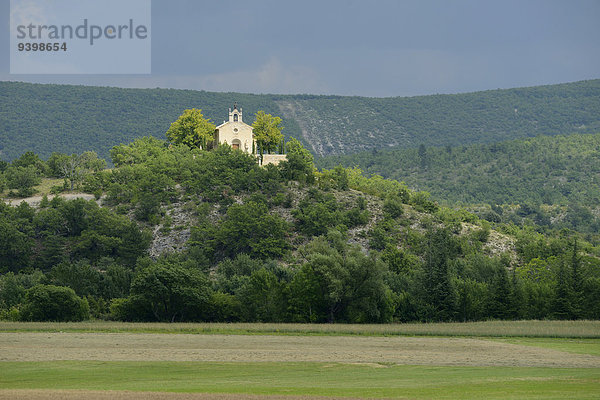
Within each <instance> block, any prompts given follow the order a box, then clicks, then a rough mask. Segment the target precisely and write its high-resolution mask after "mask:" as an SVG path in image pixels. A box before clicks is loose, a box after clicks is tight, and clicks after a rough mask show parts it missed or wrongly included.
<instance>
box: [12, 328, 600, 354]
mask: <svg viewBox="0 0 600 400" xmlns="http://www.w3.org/2000/svg"><path fill="white" fill-rule="evenodd" d="M0 332H79V333H103V332H104V333H156V334H160V333H179V334H204V335H206V334H224V335H297V336H304V335H310V336H314V335H323V336H347V335H357V336H435V337H443V336H451V337H471V336H475V337H487V338H505V339H506V340H508V341H509V342H512V341H516V342H518V343H521V342H527V341H526V340H525V339H524V338H531V342H530V343H534V344H535V343H545V345H544V346H546V345H549V344H552V343H554V344H555V345H556V346H558V345H559V344H563V345H566V343H567V342H565V341H550V342H548V341H542V340H543V339H540V338H547V339H548V340H550V339H553V338H573V339H575V338H576V339H590V340H592V341H593V343H597V339H600V322H598V321H549V320H546V321H531V320H526V321H479V322H433V323H404V324H309V323H240V322H238V323H229V322H227V323H224V322H220V323H219V322H203V323H197V322H196V323H192V322H174V323H171V322H169V323H158V322H151V323H149V322H135V323H131V322H118V321H99V320H94V321H86V322H69V323H64V322H10V321H0ZM507 338H511V339H507ZM568 343H571V344H572V343H573V342H572V341H571V342H568ZM577 343H580V342H577ZM577 352H580V351H577Z"/></svg>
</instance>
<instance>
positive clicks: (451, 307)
mask: <svg viewBox="0 0 600 400" xmlns="http://www.w3.org/2000/svg"><path fill="white" fill-rule="evenodd" d="M426 240H427V248H426V252H425V282H424V283H425V287H424V289H425V292H424V293H423V295H424V297H425V299H426V300H427V302H428V303H429V305H430V307H431V309H432V312H431V315H430V316H429V317H430V318H431V319H434V320H438V321H448V320H451V319H452V318H453V317H454V312H455V310H456V295H455V290H454V287H453V285H452V281H451V279H450V270H449V265H448V263H449V261H450V260H451V259H453V258H455V257H456V255H457V254H458V244H457V243H456V241H455V239H454V238H453V237H452V235H451V233H450V231H449V229H448V228H442V229H436V230H432V231H429V232H428V233H427V236H426Z"/></svg>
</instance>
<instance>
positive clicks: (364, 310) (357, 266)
mask: <svg viewBox="0 0 600 400" xmlns="http://www.w3.org/2000/svg"><path fill="white" fill-rule="evenodd" d="M301 253H302V255H303V257H304V258H305V259H306V260H307V264H308V267H303V271H304V275H305V276H304V280H305V281H308V282H310V286H311V288H312V289H310V293H311V297H310V299H312V300H311V301H309V302H306V301H300V302H298V301H297V300H292V299H290V302H294V303H293V304H295V305H296V312H298V311H300V310H302V311H303V312H302V313H300V318H302V319H305V320H307V319H308V320H310V319H313V320H317V321H320V322H325V321H327V322H336V321H347V322H385V321H388V320H389V319H390V318H391V315H393V310H392V309H391V307H390V306H391V302H390V298H389V292H388V288H387V285H386V284H385V281H384V274H385V271H386V265H385V263H383V262H382V261H381V260H379V259H378V258H376V257H375V256H373V255H371V256H369V255H365V254H364V253H363V252H362V251H361V250H360V248H359V247H356V246H349V245H348V244H347V243H346V241H345V238H344V236H343V235H342V234H341V233H340V232H338V231H330V233H329V235H328V238H325V237H323V236H321V237H318V238H316V239H314V240H313V241H312V242H310V243H309V244H308V245H307V246H306V247H305V248H304V249H301ZM317 285H318V287H319V290H318V291H317V289H316V287H317ZM297 293H302V292H297ZM317 295H319V296H318V297H316V296H317ZM299 307H302V308H301V309H299ZM319 311H321V312H322V311H324V312H325V315H319V316H312V313H317V312H319Z"/></svg>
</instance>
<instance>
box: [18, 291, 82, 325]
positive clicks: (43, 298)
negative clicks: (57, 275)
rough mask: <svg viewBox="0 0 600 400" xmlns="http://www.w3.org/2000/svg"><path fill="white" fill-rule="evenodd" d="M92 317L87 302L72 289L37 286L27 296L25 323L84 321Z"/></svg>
mask: <svg viewBox="0 0 600 400" xmlns="http://www.w3.org/2000/svg"><path fill="white" fill-rule="evenodd" d="M89 317H90V307H89V305H88V303H87V301H86V300H84V299H82V298H81V297H79V296H77V295H76V294H75V291H74V290H73V289H71V288H67V287H63V286H54V285H36V286H34V287H32V288H31V289H29V290H28V291H27V293H26V294H25V302H24V304H23V308H22V310H21V320H23V321H83V320H85V319H88V318H89Z"/></svg>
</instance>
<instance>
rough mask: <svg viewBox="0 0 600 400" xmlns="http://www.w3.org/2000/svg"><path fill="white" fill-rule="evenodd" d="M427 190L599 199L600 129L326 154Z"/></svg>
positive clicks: (471, 196)
mask: <svg viewBox="0 0 600 400" xmlns="http://www.w3.org/2000/svg"><path fill="white" fill-rule="evenodd" d="M338 164H341V165H343V166H351V167H354V166H356V167H359V168H361V169H362V170H363V171H365V172H367V173H368V174H379V175H381V176H383V177H384V178H389V179H397V180H400V181H404V182H406V184H407V185H408V186H409V187H411V188H413V189H416V190H426V191H428V192H430V193H431V194H432V195H433V196H434V197H435V198H436V199H438V200H439V201H442V202H444V203H446V204H460V203H462V204H473V203H487V204H519V203H528V202H529V203H537V204H540V203H541V204H563V205H564V204H567V203H568V202H578V203H582V204H585V205H594V206H595V205H598V204H599V203H600V186H599V183H600V134H590V135H581V134H573V135H568V136H565V135H558V136H552V137H550V136H538V137H535V138H530V139H517V140H511V141H505V142H499V143H493V144H476V145H471V146H460V147H421V148H420V149H414V148H413V149H402V148H397V147H395V148H393V149H388V150H383V151H370V152H361V153H357V154H350V155H343V156H330V157H323V158H320V159H318V160H317V165H318V166H320V167H322V168H332V167H334V166H335V165H338Z"/></svg>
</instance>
